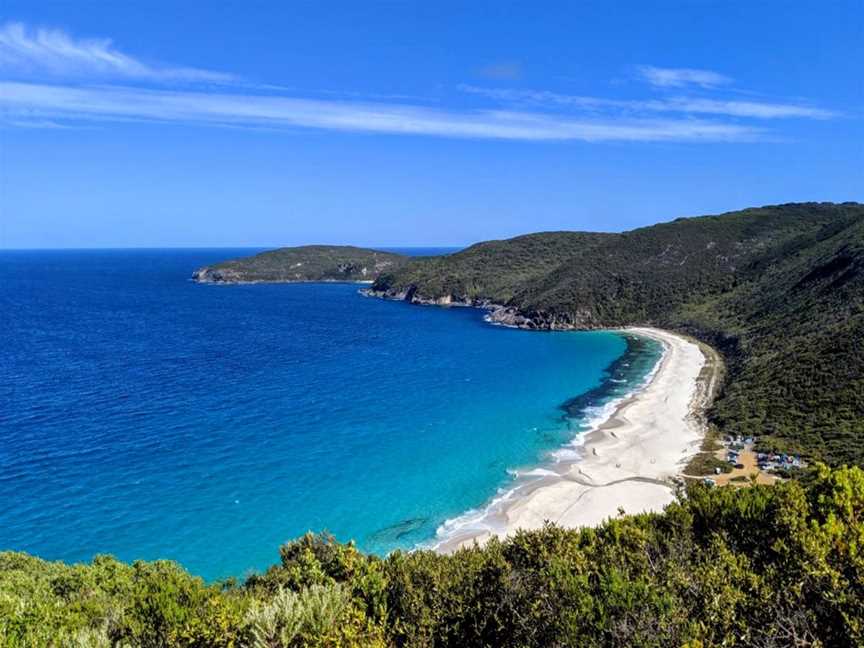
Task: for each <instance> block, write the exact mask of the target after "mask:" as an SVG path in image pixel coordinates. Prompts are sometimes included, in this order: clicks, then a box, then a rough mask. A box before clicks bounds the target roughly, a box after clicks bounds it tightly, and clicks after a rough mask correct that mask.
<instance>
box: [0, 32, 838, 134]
mask: <svg viewBox="0 0 864 648" xmlns="http://www.w3.org/2000/svg"><path fill="white" fill-rule="evenodd" d="M638 71H639V74H640V76H641V77H642V78H643V79H644V80H646V81H648V82H649V83H651V84H652V85H653V86H655V87H658V88H679V89H680V88H692V89H703V90H704V89H706V88H717V87H718V86H722V85H725V84H728V83H730V82H731V79H729V78H728V77H725V76H723V75H721V74H719V73H717V72H712V71H710V70H696V69H689V68H659V67H653V66H641V67H640V68H638ZM477 72H478V74H480V75H482V76H485V77H487V78H492V79H497V80H505V81H514V80H517V79H519V78H521V76H522V73H523V70H522V66H521V64H519V63H516V62H498V63H495V64H491V65H487V66H485V67H483V68H481V69H479V70H477ZM0 73H2V74H3V76H5V77H6V81H3V82H0V122H2V124H3V125H5V126H6V127H10V126H11V127H19V128H63V127H69V126H78V125H80V124H82V123H85V124H86V123H88V122H93V121H104V122H108V121H158V122H170V123H185V124H196V125H209V126H231V127H237V128H255V129H262V128H264V129H282V130H284V129H296V128H313V129H322V130H331V131H345V132H357V133H387V134H394V135H397V134H398V135H422V136H431V137H450V138H473V139H502V140H522V141H544V140H553V141H554V140H560V141H566V140H576V141H585V142H609V141H627V142H657V141H682V142H693V141H701V142H738V141H754V140H764V139H769V138H771V135H770V133H768V132H766V131H765V130H764V129H761V128H758V127H756V126H754V125H752V123H751V124H747V123H741V122H742V119H740V118H749V119H775V118H781V117H787V118H788V117H802V118H812V119H825V118H828V117H832V116H834V113H832V112H830V111H827V110H823V109H820V108H814V107H811V106H806V105H803V104H791V103H770V102H755V101H738V100H722V99H717V98H711V99H709V98H704V97H695V98H694V97H686V96H684V97H668V96H667V97H663V98H658V97H654V98H649V99H645V100H620V99H605V98H601V97H587V96H572V95H566V94H558V93H554V92H546V91H533V90H516V89H512V88H510V89H506V88H505V89H501V88H480V87H476V86H468V85H466V86H460V90H462V91H463V92H467V93H471V94H474V95H482V96H484V97H485V98H486V99H490V100H492V101H494V102H496V103H497V106H496V108H495V109H483V110H465V109H463V110H446V109H437V108H432V107H429V106H428V105H423V104H424V101H423V100H422V99H418V98H416V97H407V96H398V97H397V96H385V95H378V96H375V95H365V97H361V96H360V95H351V93H344V92H342V93H338V94H339V95H341V96H340V99H336V98H335V97H332V96H331V97H329V98H328V97H327V96H325V97H323V98H322V97H321V95H320V93H319V95H318V97H317V98H312V97H310V93H306V96H305V97H298V96H289V95H296V94H297V91H295V90H292V89H290V88H286V87H283V86H279V85H270V84H263V83H250V82H248V81H247V80H244V79H241V78H239V77H237V76H234V75H231V74H226V73H224V72H219V71H212V70H204V69H198V68H192V67H183V66H176V65H169V64H157V63H155V62H151V61H147V62H145V61H143V60H141V59H139V58H136V57H134V56H132V55H130V54H127V53H125V52H123V51H121V50H119V49H117V48H116V47H115V46H114V45H113V44H112V42H111V41H110V40H109V39H82V38H76V37H73V36H71V35H69V34H67V33H66V32H64V31H62V30H58V29H47V28H32V27H28V26H26V25H24V24H22V23H17V22H7V23H5V24H3V25H0ZM133 86H134V87H133ZM214 86H219V87H218V88H217V87H214ZM680 92H683V91H680ZM701 94H704V92H703V93H701ZM312 95H313V97H314V93H312ZM502 108H503V109H502Z"/></svg>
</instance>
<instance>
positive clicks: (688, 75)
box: [636, 65, 732, 88]
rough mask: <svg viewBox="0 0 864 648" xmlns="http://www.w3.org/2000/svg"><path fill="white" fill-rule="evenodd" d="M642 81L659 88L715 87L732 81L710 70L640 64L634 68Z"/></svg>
mask: <svg viewBox="0 0 864 648" xmlns="http://www.w3.org/2000/svg"><path fill="white" fill-rule="evenodd" d="M636 71H637V73H638V74H639V76H640V78H641V79H642V80H643V81H647V82H648V83H650V84H651V85H653V86H657V87H659V88H685V87H688V86H697V87H700V88H715V87H717V86H722V85H727V84H729V83H732V79H731V78H729V77H727V76H725V75H723V74H720V73H719V72H713V71H712V70H696V69H693V68H661V67H654V66H653V65H640V66H638V67H637V68H636Z"/></svg>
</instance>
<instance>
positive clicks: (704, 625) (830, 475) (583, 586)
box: [0, 468, 864, 648]
mask: <svg viewBox="0 0 864 648" xmlns="http://www.w3.org/2000/svg"><path fill="white" fill-rule="evenodd" d="M280 554H281V561H280V563H279V564H278V565H275V566H273V567H271V568H270V569H269V570H267V572H265V573H264V574H261V575H257V576H253V577H251V578H249V579H248V580H247V582H246V583H244V584H243V585H234V584H225V585H207V584H205V583H204V582H203V581H202V580H201V579H199V578H195V577H193V576H190V575H189V574H187V573H186V572H185V571H183V570H182V569H181V568H180V567H179V566H177V565H175V564H173V563H170V562H155V563H143V562H137V563H134V564H132V565H127V564H124V563H121V562H118V561H116V560H114V559H113V558H110V557H104V556H100V557H97V558H95V559H94V560H93V562H92V563H91V564H89V565H71V566H70V565H65V564H62V563H49V562H45V561H42V560H39V559H37V558H34V557H32V556H28V555H25V554H20V553H0V645H2V646H16V647H17V646H39V647H43V646H57V647H60V646H63V647H65V646H82V647H85V646H86V647H101V646H135V647H138V646H141V647H148V648H149V647H154V648H155V647H168V646H171V647H174V646H177V647H180V646H185V647H192V646H195V647H199V646H200V647H204V646H208V647H209V646H225V647H229V646H237V647H240V646H255V647H267V648H281V647H293V646H320V647H322V648H323V647H343V646H345V647H349V646H350V647H358V648H359V647H373V646H375V647H385V646H429V647H432V646H459V647H462V646H472V647H473V646H490V647H493V646H496V647H497V646H543V647H548V646H553V647H554V646H690V647H695V646H765V647H769V646H826V647H833V646H860V645H864V471H862V470H861V469H859V468H838V469H834V470H830V469H827V468H822V469H820V470H819V471H818V474H815V475H813V476H812V478H811V479H809V480H807V482H806V483H798V482H790V483H784V484H780V485H777V486H773V487H762V486H757V487H752V488H746V489H738V490H735V489H707V488H704V487H701V486H695V487H693V488H691V490H690V491H689V492H688V494H687V496H686V497H684V498H682V500H681V501H680V502H679V503H677V504H673V505H671V506H670V507H669V508H668V509H667V510H666V512H665V513H663V514H660V515H638V516H629V517H622V518H619V519H616V520H611V521H609V522H607V523H606V524H604V525H602V526H601V527H598V528H596V529H585V530H582V531H568V530H564V529H560V528H557V527H555V526H548V527H547V528H545V529H543V530H542V531H537V532H530V533H520V534H519V535H517V536H516V537H514V538H512V539H510V540H507V541H504V542H498V541H492V542H490V543H489V544H488V545H487V546H485V547H483V548H473V549H466V550H462V551H459V552H457V553H456V554H454V555H452V556H439V555H437V554H434V553H432V552H428V551H418V552H411V553H403V552H395V553H394V554H392V555H390V556H389V557H388V558H386V559H383V560H382V559H379V558H376V557H374V556H366V555H364V554H362V553H360V552H359V551H358V550H357V549H356V548H355V547H354V546H353V545H351V544H348V545H344V544H339V543H336V542H335V541H334V540H333V539H332V538H330V537H328V536H323V535H322V536H315V535H311V534H310V535H307V536H305V537H303V538H301V539H299V540H297V541H295V542H292V543H289V544H287V545H285V546H284V547H282V549H281V551H280Z"/></svg>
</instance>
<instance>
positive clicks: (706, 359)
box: [434, 327, 721, 553]
mask: <svg viewBox="0 0 864 648" xmlns="http://www.w3.org/2000/svg"><path fill="white" fill-rule="evenodd" d="M620 332H622V333H630V334H635V335H638V336H642V337H649V338H652V339H654V340H657V341H658V342H660V343H661V344H662V345H663V355H662V357H661V358H660V359H659V360H658V363H657V366H656V367H655V369H654V370H653V371H652V373H651V374H650V376H649V377H648V379H647V380H646V382H645V384H644V385H643V386H642V387H641V388H639V389H637V390H636V391H634V392H633V393H631V394H630V395H629V396H628V397H626V398H625V399H623V400H622V401H621V402H619V403H617V405H616V407H615V409H614V411H613V412H612V414H611V416H609V417H608V418H607V419H606V420H605V421H603V422H602V423H601V424H600V425H598V426H597V427H596V428H595V429H594V430H591V431H590V432H587V433H586V435H585V437H584V442H583V445H582V452H581V453H580V455H581V456H580V457H579V458H577V459H574V460H569V461H560V462H556V463H555V464H554V465H552V466H549V467H548V468H547V467H544V468H543V469H541V470H539V471H537V477H536V478H535V479H532V480H530V481H526V482H525V483H522V484H520V485H517V486H516V487H514V488H513V489H511V490H509V491H507V492H506V493H505V494H504V495H503V496H500V497H498V498H496V500H493V502H492V503H491V504H490V505H489V506H487V507H486V508H485V509H484V510H483V511H482V512H477V513H476V514H474V515H473V516H472V515H468V517H467V518H464V519H461V520H460V521H459V523H458V524H453V522H452V521H451V522H449V523H445V525H444V526H443V527H442V528H441V529H440V530H439V537H438V542H437V544H435V545H434V549H435V550H437V551H439V552H442V553H449V552H452V551H454V550H456V549H458V548H460V547H464V546H470V545H472V544H473V543H475V542H477V543H479V544H483V543H484V542H485V541H486V540H488V539H489V538H490V537H492V536H498V537H507V536H511V535H513V534H514V533H516V532H517V531H518V530H531V529H538V528H541V527H542V526H543V525H544V524H545V523H546V522H547V521H548V522H553V523H555V524H558V525H560V526H563V527H569V528H577V527H584V526H596V525H597V524H600V523H601V522H603V521H604V520H606V519H609V518H611V517H615V516H617V515H619V514H620V512H621V511H622V510H623V511H624V512H625V513H628V514H634V513H643V512H651V511H661V510H662V509H663V508H665V507H666V506H667V505H668V504H669V503H671V502H672V501H673V500H674V499H675V485H674V481H673V480H674V478H675V477H676V476H677V475H679V474H680V472H681V470H682V469H683V467H684V465H685V464H686V463H687V461H688V460H689V458H690V457H692V456H693V455H695V454H696V453H697V452H699V448H700V446H701V443H702V440H703V438H704V435H705V417H704V412H705V409H706V408H707V406H708V405H709V404H710V402H711V399H712V398H713V395H714V393H715V392H716V388H717V382H718V379H719V378H718V377H719V371H720V365H721V361H720V359H719V356H718V355H717V353H716V352H715V351H714V350H713V349H710V348H709V347H707V346H706V345H704V344H701V343H697V342H695V341H693V340H691V339H688V338H686V337H684V336H682V335H679V334H677V333H672V332H669V331H665V330H660V329H655V328H648V327H631V328H626V329H621V330H620ZM448 524H449V527H448Z"/></svg>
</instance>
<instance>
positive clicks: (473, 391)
mask: <svg viewBox="0 0 864 648" xmlns="http://www.w3.org/2000/svg"><path fill="white" fill-rule="evenodd" d="M253 252H255V250H248V249H244V250H229V249H206V250H205V249H196V250H98V251H96V250H93V251H4V252H0V318H2V320H0V326H2V348H0V502H2V507H0V550H18V551H27V552H30V553H33V554H36V555H38V556H40V557H42V558H45V559H50V560H65V561H84V560H89V559H90V558H92V557H93V556H94V555H96V554H101V553H108V554H112V555H114V556H117V557H118V558H120V559H123V560H135V559H147V560H153V559H158V558H166V559H172V560H177V561H179V562H180V563H182V564H183V566H184V567H186V568H187V569H188V570H189V571H190V572H192V573H195V574H198V575H201V576H203V577H204V578H206V579H208V580H214V579H220V578H225V577H229V576H235V577H243V576H245V575H248V574H249V573H250V572H252V571H255V570H263V569H265V568H266V567H267V566H268V565H270V564H273V563H275V562H277V561H278V548H279V546H280V544H282V543H284V542H286V541H288V540H290V539H292V538H295V537H297V536H299V535H301V534H303V533H304V532H306V531H307V530H314V531H324V530H326V531H328V532H330V533H332V534H333V535H334V536H335V537H336V538H337V539H339V540H342V541H347V540H351V539H353V540H355V541H356V542H357V545H358V546H359V547H360V548H361V549H363V550H366V551H371V552H376V553H379V554H382V555H383V554H386V553H387V552H389V551H392V550H394V549H410V548H414V547H417V546H430V545H431V544H432V543H434V542H435V541H436V538H439V539H440V533H442V532H443V529H442V525H445V522H447V521H448V520H449V521H451V523H450V524H449V525H448V526H452V521H453V520H454V519H459V517H460V516H462V515H464V514H465V513H466V511H471V510H475V511H476V510H482V507H483V506H484V505H485V504H486V503H488V502H489V501H490V500H491V499H492V498H493V497H495V496H496V495H500V493H501V492H502V491H503V490H506V489H507V488H508V487H509V486H510V485H512V483H513V479H514V475H517V474H518V472H519V471H520V470H525V469H530V468H531V467H535V466H538V465H541V464H543V463H545V462H549V461H554V460H555V457H556V456H561V453H562V452H566V451H562V448H570V452H578V439H579V437H580V435H581V434H582V433H583V432H584V430H585V429H587V428H588V427H590V426H591V425H592V424H593V423H596V419H597V418H598V414H599V413H600V412H602V411H605V410H608V404H609V403H610V402H612V401H613V400H615V399H618V398H621V397H622V396H623V395H625V394H626V393H628V391H630V390H632V389H633V388H634V386H635V385H637V384H638V383H639V382H641V381H642V380H643V379H644V377H645V375H646V374H647V373H648V372H649V371H650V370H651V368H652V367H653V366H654V364H655V363H656V360H657V359H658V358H659V356H660V353H661V349H660V347H659V345H658V344H657V343H654V342H650V341H639V340H633V339H628V337H626V336H624V335H621V334H618V333H614V332H608V331H592V332H579V333H536V332H528V331H520V330H513V329H507V328H503V327H499V326H492V325H490V324H487V323H486V322H485V321H484V320H483V312H482V311H479V310H476V309H469V308H434V307H419V306H412V305H409V304H406V303H400V302H388V301H382V300H378V299H372V298H366V297H364V296H362V295H361V294H359V292H358V286H357V285H353V284H293V285H287V284H277V285H264V284H258V285H239V286H213V285H198V284H195V283H193V282H191V281H190V280H189V277H190V275H191V273H192V271H193V270H194V269H195V268H197V267H199V266H201V265H206V264H208V263H213V262H216V261H219V260H223V259H226V258H232V257H236V256H245V255H247V254H250V253H253ZM432 252H436V251H434V250H427V251H425V253H432ZM604 408H605V410H604ZM556 453H557V454H556Z"/></svg>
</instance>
